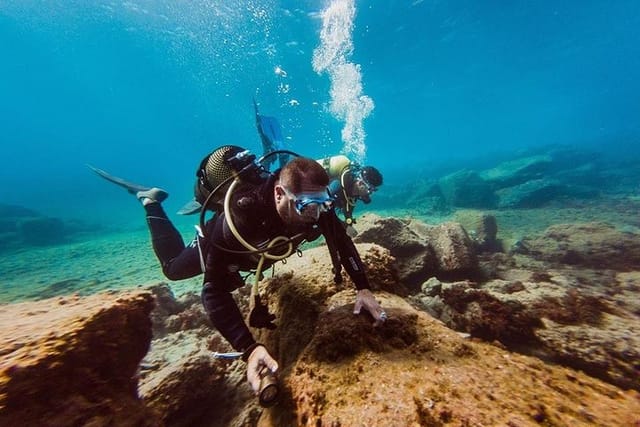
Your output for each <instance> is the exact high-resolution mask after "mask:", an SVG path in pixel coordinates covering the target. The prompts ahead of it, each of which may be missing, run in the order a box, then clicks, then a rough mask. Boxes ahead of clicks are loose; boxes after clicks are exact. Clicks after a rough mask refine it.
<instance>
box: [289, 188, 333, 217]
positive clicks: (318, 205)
mask: <svg viewBox="0 0 640 427" xmlns="http://www.w3.org/2000/svg"><path fill="white" fill-rule="evenodd" d="M283 188H284V187H283ZM285 192H286V193H287V195H288V196H289V197H290V198H291V200H293V203H294V206H295V209H296V213H297V214H298V215H300V216H303V217H308V218H314V219H318V218H319V217H320V214H321V213H323V212H328V211H329V210H331V208H332V207H333V202H334V199H333V197H331V195H330V194H329V190H327V191H326V192H325V193H311V194H305V193H302V194H300V195H296V194H293V193H292V192H290V191H289V190H287V189H286V188H285Z"/></svg>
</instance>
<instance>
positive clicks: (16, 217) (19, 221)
mask: <svg viewBox="0 0 640 427" xmlns="http://www.w3.org/2000/svg"><path fill="white" fill-rule="evenodd" d="M99 229H100V227H98V226H96V225H89V224H86V223H84V222H82V221H79V220H63V219H60V218H52V217H48V216H46V215H42V214H40V213H38V212H35V211H33V210H31V209H28V208H25V207H22V206H15V205H5V204H1V203H0V238H1V239H2V241H3V242H4V244H3V245H2V246H1V247H0V252H5V251H10V250H15V249H17V248H20V247H24V246H49V245H59V244H63V243H67V242H69V241H70V240H71V239H73V238H76V237H78V236H79V235H81V234H83V233H93V232H95V231H97V230H99Z"/></svg>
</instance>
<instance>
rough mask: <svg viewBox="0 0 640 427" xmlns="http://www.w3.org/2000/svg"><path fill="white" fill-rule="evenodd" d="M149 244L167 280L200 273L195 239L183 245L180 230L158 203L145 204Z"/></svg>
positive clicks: (184, 277) (185, 277)
mask: <svg viewBox="0 0 640 427" xmlns="http://www.w3.org/2000/svg"><path fill="white" fill-rule="evenodd" d="M144 208H145V211H146V212H147V224H148V225H149V231H150V232H151V244H152V246H153V251H154V252H155V253H156V257H157V258H158V260H159V261H160V265H161V266H162V272H163V273H164V275H165V276H166V277H167V279H169V280H181V279H187V278H189V277H194V276H197V275H198V274H201V273H202V271H201V268H200V255H199V253H198V248H197V245H196V244H195V241H194V242H192V244H190V245H189V246H186V247H185V244H184V241H183V240H182V236H181V235H180V232H179V231H178V230H177V229H176V228H175V227H174V225H173V224H172V223H171V221H170V220H169V218H168V217H167V214H166V213H165V212H164V209H162V206H161V205H160V203H150V204H148V205H146V206H145V207H144Z"/></svg>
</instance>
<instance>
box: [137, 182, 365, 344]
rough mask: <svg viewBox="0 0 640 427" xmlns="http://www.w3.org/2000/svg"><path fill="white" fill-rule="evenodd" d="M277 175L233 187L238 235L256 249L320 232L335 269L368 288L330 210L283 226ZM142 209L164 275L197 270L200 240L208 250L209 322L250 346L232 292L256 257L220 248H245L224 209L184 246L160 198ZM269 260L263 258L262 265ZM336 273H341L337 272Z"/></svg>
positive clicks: (184, 274) (235, 341)
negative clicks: (277, 198) (278, 239)
mask: <svg viewBox="0 0 640 427" xmlns="http://www.w3.org/2000/svg"><path fill="white" fill-rule="evenodd" d="M276 179H277V176H270V177H269V178H268V179H267V180H266V181H265V182H263V183H262V184H261V185H258V186H256V185H249V184H247V185H241V186H239V187H238V189H236V190H234V193H233V195H232V199H231V206H232V207H233V208H232V212H233V220H234V224H235V226H236V228H237V230H238V232H239V234H240V235H241V236H242V237H243V238H244V239H245V240H246V241H247V242H249V243H251V244H252V245H253V246H255V247H259V248H262V247H264V246H265V245H266V243H267V242H268V241H269V240H270V239H272V238H274V237H277V236H287V237H292V236H294V235H296V234H298V233H303V235H304V236H303V238H301V239H299V240H300V241H302V239H305V240H308V241H311V240H315V239H316V238H318V237H319V236H320V235H323V236H324V237H325V240H326V242H327V245H328V246H329V248H330V253H331V256H332V260H333V262H334V268H336V267H337V265H338V264H341V265H342V266H343V267H344V268H345V270H346V271H347V273H348V274H349V276H350V277H351V279H352V280H353V282H354V283H355V285H356V288H357V289H365V288H369V282H368V279H367V276H366V274H365V272H364V268H363V264H362V261H361V259H360V256H359V254H358V251H357V250H356V247H355V245H354V244H353V242H352V241H351V238H349V236H347V234H346V232H345V230H344V227H343V226H342V224H341V222H340V220H339V219H338V217H337V216H336V214H335V212H334V210H331V211H329V212H325V213H322V214H321V215H320V218H319V220H318V222H317V223H316V224H308V225H301V226H300V227H297V228H291V227H287V225H286V224H284V223H283V222H282V220H281V218H280V216H279V215H278V213H277V211H276V207H275V202H274V196H273V191H274V190H273V188H274V185H275V181H276ZM146 211H147V222H148V224H149V229H150V230H151V236H152V243H153V248H154V250H155V252H156V255H157V257H158V259H159V260H160V263H161V264H162V271H163V272H164V274H165V276H166V277H167V278H168V279H171V280H179V279H186V278H188V277H193V276H196V275H197V274H200V273H201V272H202V269H201V264H200V255H199V250H198V243H199V244H200V246H201V248H202V250H203V253H204V254H206V255H205V260H206V262H205V263H206V268H205V272H204V285H203V288H202V302H203V304H204V307H205V309H206V311H207V313H208V315H209V318H210V319H211V322H212V323H213V325H214V326H215V327H216V328H217V329H218V331H220V333H221V334H222V336H224V337H225V338H226V339H227V341H229V343H231V345H232V346H233V348H234V349H236V350H238V351H245V350H246V349H247V348H248V347H250V346H252V345H253V344H254V343H255V340H254V338H253V336H252V335H251V332H250V331H249V328H248V327H247V326H246V324H245V322H244V320H243V316H242V314H241V313H240V310H239V309H238V306H237V304H236V303H235V301H234V299H233V297H232V295H231V292H232V291H234V290H235V289H237V288H239V287H241V286H242V285H243V284H244V283H243V280H242V278H241V276H240V274H239V273H238V271H248V270H252V269H255V268H256V267H257V262H258V258H259V257H258V256H256V255H254V254H236V253H230V252H226V251H224V250H222V249H220V248H219V247H218V246H221V247H223V248H227V249H232V250H236V251H246V248H245V247H244V246H242V245H241V244H240V242H238V241H237V240H236V238H235V237H234V236H233V234H232V233H231V231H230V229H229V226H228V224H227V221H226V220H225V217H224V213H222V214H220V215H219V216H218V217H216V218H214V219H212V220H210V221H209V222H208V223H207V225H206V227H207V233H206V236H207V241H202V240H203V239H200V242H198V241H197V239H196V240H194V241H193V242H192V243H191V244H190V245H189V246H187V247H185V245H184V243H183V240H182V237H181V236H180V234H179V232H178V231H177V230H176V229H175V227H174V226H173V225H172V224H171V222H170V221H169V219H168V218H167V216H166V214H165V213H164V211H163V209H162V207H161V206H160V204H159V203H153V204H150V205H147V206H146ZM214 243H215V244H214ZM297 243H300V242H299V241H298V242H297ZM216 245H217V246H216ZM276 253H277V251H276ZM271 263H272V262H271ZM271 263H266V264H265V268H266V267H268V266H269V265H270V264H271ZM336 277H339V272H338V274H337V275H336Z"/></svg>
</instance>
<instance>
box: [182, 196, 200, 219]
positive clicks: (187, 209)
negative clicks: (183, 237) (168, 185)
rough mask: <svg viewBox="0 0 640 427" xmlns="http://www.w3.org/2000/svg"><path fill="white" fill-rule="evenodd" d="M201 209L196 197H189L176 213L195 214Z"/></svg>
mask: <svg viewBox="0 0 640 427" xmlns="http://www.w3.org/2000/svg"><path fill="white" fill-rule="evenodd" d="M201 209H202V205H201V204H200V203H199V202H198V201H197V200H196V199H191V201H190V202H188V203H187V204H185V205H184V206H183V207H181V208H180V210H179V211H178V215H193V214H197V213H199V212H200V210H201Z"/></svg>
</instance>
